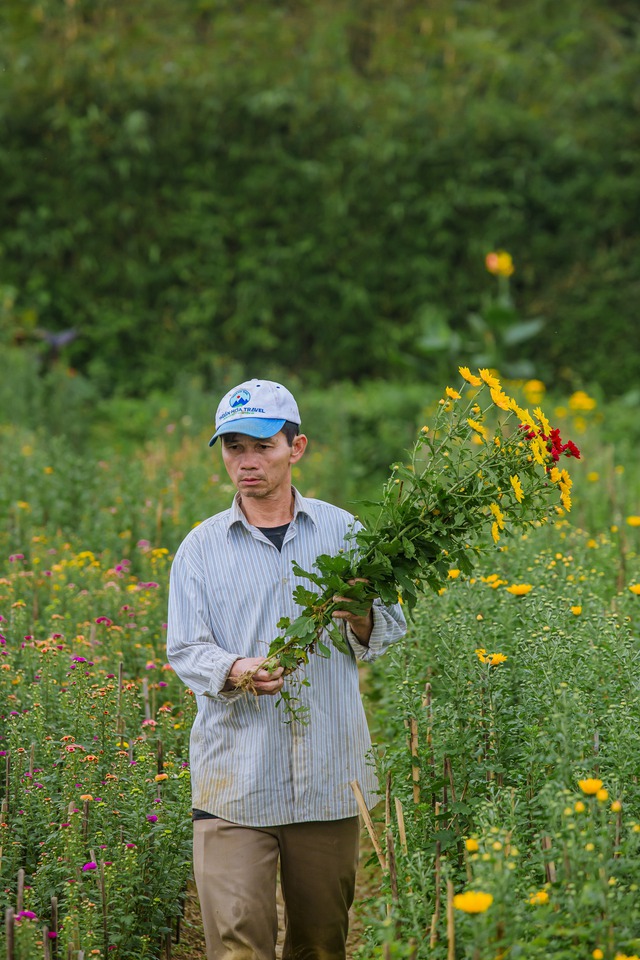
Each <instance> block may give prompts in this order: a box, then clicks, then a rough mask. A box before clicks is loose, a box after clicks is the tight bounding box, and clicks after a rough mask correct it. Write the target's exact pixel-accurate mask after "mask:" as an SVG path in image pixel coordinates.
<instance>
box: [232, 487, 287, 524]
mask: <svg viewBox="0 0 640 960" xmlns="http://www.w3.org/2000/svg"><path fill="white" fill-rule="evenodd" d="M294 503H295V500H294V495H293V490H291V493H290V494H289V495H286V494H285V495H284V496H283V497H280V498H278V499H277V500H275V499H274V500H272V499H270V498H267V497H265V498H259V497H255V498H254V497H242V496H241V497H240V509H241V510H242V512H243V513H244V515H245V517H246V518H247V520H248V521H249V523H250V524H251V525H252V526H253V527H280V526H282V525H283V524H285V523H291V521H292V520H293V506H294Z"/></svg>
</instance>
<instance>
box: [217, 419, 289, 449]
mask: <svg viewBox="0 0 640 960" xmlns="http://www.w3.org/2000/svg"><path fill="white" fill-rule="evenodd" d="M286 422H287V421H286V420H267V419H265V418H261V417H239V418H238V419H237V420H227V421H226V422H225V423H223V424H222V426H221V427H219V428H218V429H217V430H216V432H215V433H214V435H213V436H212V437H211V440H209V446H210V447H212V446H213V445H214V443H215V442H216V440H217V439H218V437H221V436H222V435H223V434H225V433H242V434H244V435H245V436H247V437H257V438H258V439H263V440H266V439H267V437H273V436H275V434H276V433H278V432H279V431H280V430H282V428H283V427H284V425H285V423H286Z"/></svg>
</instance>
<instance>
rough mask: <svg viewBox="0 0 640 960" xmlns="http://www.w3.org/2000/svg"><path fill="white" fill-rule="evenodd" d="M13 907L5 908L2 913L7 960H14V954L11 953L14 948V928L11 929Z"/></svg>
mask: <svg viewBox="0 0 640 960" xmlns="http://www.w3.org/2000/svg"><path fill="white" fill-rule="evenodd" d="M13 918H14V913H13V907H7V909H6V910H5V913H4V928H5V937H6V940H7V960H15V954H14V952H13V946H14V941H13V937H14V927H13Z"/></svg>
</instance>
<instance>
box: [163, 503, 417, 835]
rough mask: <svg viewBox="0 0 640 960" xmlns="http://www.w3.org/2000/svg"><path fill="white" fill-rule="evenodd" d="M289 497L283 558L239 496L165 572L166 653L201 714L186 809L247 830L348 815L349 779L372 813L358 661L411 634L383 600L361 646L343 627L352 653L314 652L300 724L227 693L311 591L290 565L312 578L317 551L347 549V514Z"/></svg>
mask: <svg viewBox="0 0 640 960" xmlns="http://www.w3.org/2000/svg"><path fill="white" fill-rule="evenodd" d="M294 496H295V503H294V515H293V520H292V522H291V524H290V525H289V529H288V530H287V533H286V536H285V539H284V543H283V545H282V551H281V552H279V551H278V549H277V548H276V547H275V546H274V545H273V544H272V543H271V542H270V541H269V539H268V538H267V537H266V536H265V535H264V533H262V532H261V531H260V530H259V529H258V528H257V527H254V526H252V525H251V524H250V523H249V522H248V521H247V519H246V517H245V516H244V514H243V513H242V510H241V509H240V505H239V497H238V495H237V494H236V497H235V499H234V501H233V504H232V506H231V509H229V510H226V511H224V512H222V513H219V514H217V515H216V516H214V517H210V518H209V519H208V520H205V521H204V522H203V523H201V524H200V525H199V526H197V527H196V528H195V529H193V530H192V531H191V532H190V533H189V534H188V536H187V537H186V538H185V540H184V541H183V542H182V544H181V545H180V547H179V548H178V551H177V553H176V556H175V559H174V561H173V565H172V568H171V580H170V589H169V618H168V633H167V654H168V658H169V662H170V663H171V665H172V666H173V668H174V670H175V671H176V673H177V674H178V676H179V677H180V678H181V679H182V681H183V682H184V683H185V684H187V686H188V687H190V688H191V689H192V690H193V692H194V693H195V695H196V700H197V705H198V713H197V716H196V719H195V721H194V724H193V727H192V730H191V746H190V758H191V776H192V799H193V807H194V808H196V809H198V810H202V811H205V812H206V813H210V814H213V815H214V816H218V817H222V818H223V819H225V820H229V821H231V822H233V823H239V824H243V825H245V826H257V827H259V826H275V825H282V824H287V823H299V822H303V821H308V820H337V819H341V818H343V817H352V816H355V815H356V814H357V813H358V807H357V804H356V802H355V798H354V796H353V792H352V790H351V788H350V786H349V784H350V781H352V780H358V781H359V783H360V785H361V787H362V789H363V792H364V794H365V798H366V800H367V802H368V804H369V805H370V806H373V805H374V804H375V803H376V802H377V800H378V784H377V779H376V776H375V773H374V770H373V768H372V766H371V760H370V758H368V757H367V754H368V753H369V751H370V748H371V740H370V738H369V731H368V729H367V723H366V719H365V715H364V710H363V707H362V701H361V699H360V694H359V689H358V667H357V662H356V661H357V660H364V661H371V660H374V659H375V658H376V657H379V656H380V655H381V654H382V653H384V651H385V650H386V649H387V647H389V645H390V644H392V643H393V642H395V641H396V640H399V639H400V637H401V636H403V634H404V632H405V626H406V625H405V621H404V617H403V615H402V611H401V610H400V607H399V606H397V605H396V606H392V607H385V606H383V605H382V603H381V602H380V601H379V600H376V601H375V602H374V606H373V632H372V634H371V639H370V642H369V645H368V646H363V645H362V644H360V643H358V641H357V639H356V637H355V635H354V634H353V632H352V631H351V628H350V627H349V626H348V625H347V624H345V622H344V621H339V625H340V628H341V629H342V630H343V632H344V634H345V636H346V637H347V640H348V643H349V647H350V650H351V654H350V655H349V656H347V655H345V654H343V653H340V652H339V651H337V650H335V648H333V649H332V654H331V657H330V658H328V659H324V658H322V657H320V656H319V655H317V654H314V655H313V656H311V658H310V662H309V664H308V665H307V666H306V667H303V668H301V670H300V671H297V674H298V676H299V677H300V678H302V677H303V676H304V677H307V678H308V680H309V686H301V687H299V685H298V684H296V685H295V689H294V692H295V693H296V695H297V696H298V697H299V698H300V700H301V701H302V702H303V703H304V704H305V705H307V706H308V708H309V716H308V721H309V722H308V723H307V724H305V725H303V724H300V723H298V722H293V723H286V722H285V714H284V713H283V710H282V705H280V706H279V707H277V706H276V702H277V700H278V696H277V695H275V696H261V697H254V696H252V695H248V694H246V693H239V692H237V691H234V692H231V693H223V692H222V688H223V686H224V684H225V682H226V680H227V676H228V674H229V670H230V669H231V667H232V665H233V663H234V662H235V661H236V660H237V659H238V658H240V657H258V656H263V655H265V654H266V652H267V648H268V646H269V644H270V642H271V641H272V640H273V639H274V637H275V636H276V635H277V628H276V624H277V622H278V620H279V619H280V617H282V616H288V617H290V618H291V619H292V620H293V619H294V618H295V617H296V616H298V615H299V613H300V607H298V606H297V605H296V604H295V602H294V601H293V598H292V591H293V590H294V589H295V587H296V585H297V584H298V583H301V584H303V585H304V586H305V587H307V588H310V587H311V586H312V585H311V584H310V582H309V581H308V580H304V579H302V578H299V577H295V576H294V575H293V571H292V561H293V560H296V561H297V562H298V563H299V564H300V566H301V567H302V569H303V570H309V571H311V570H313V569H314V563H315V559H316V557H317V556H319V555H320V554H323V553H328V554H336V553H337V552H338V551H339V550H340V549H349V543H348V542H347V543H345V536H346V535H347V534H348V532H349V531H350V529H351V528H352V526H353V523H354V518H353V517H352V516H351V514H349V513H347V512H346V511H344V510H340V509H339V508H338V507H334V506H332V505H331V504H329V503H324V502H323V501H321V500H311V499H307V498H305V497H302V496H300V494H299V493H298V492H297V491H296V490H295V489H294ZM336 622H338V621H336ZM327 644H328V645H330V642H329V641H327ZM294 676H295V675H294ZM287 683H288V684H289V681H287ZM298 687H299V688H298Z"/></svg>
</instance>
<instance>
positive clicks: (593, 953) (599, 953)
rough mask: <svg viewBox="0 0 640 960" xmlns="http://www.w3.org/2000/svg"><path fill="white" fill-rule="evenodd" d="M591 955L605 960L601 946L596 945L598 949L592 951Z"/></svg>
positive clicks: (595, 958) (596, 958) (595, 959)
mask: <svg viewBox="0 0 640 960" xmlns="http://www.w3.org/2000/svg"><path fill="white" fill-rule="evenodd" d="M591 956H592V957H593V960H603V958H604V953H603V952H602V950H601V949H600V947H596V949H595V950H594V951H593V952H592V954H591Z"/></svg>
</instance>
